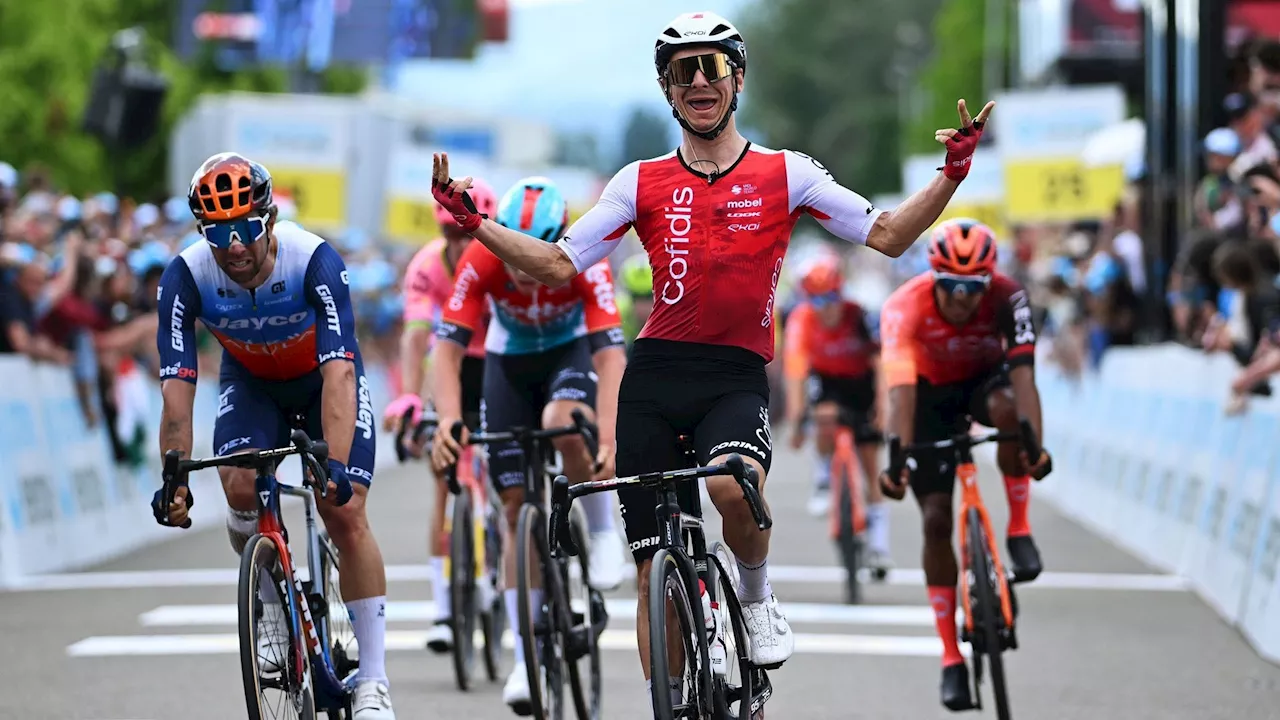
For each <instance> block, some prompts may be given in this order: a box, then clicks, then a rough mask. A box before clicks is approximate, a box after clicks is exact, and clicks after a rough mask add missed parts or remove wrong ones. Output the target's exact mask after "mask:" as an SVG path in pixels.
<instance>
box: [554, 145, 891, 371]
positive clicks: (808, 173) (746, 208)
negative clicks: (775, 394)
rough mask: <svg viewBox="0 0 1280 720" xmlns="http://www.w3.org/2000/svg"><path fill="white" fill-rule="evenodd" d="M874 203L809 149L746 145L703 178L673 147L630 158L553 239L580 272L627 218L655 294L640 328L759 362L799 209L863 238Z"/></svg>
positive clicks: (610, 243)
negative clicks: (741, 351)
mask: <svg viewBox="0 0 1280 720" xmlns="http://www.w3.org/2000/svg"><path fill="white" fill-rule="evenodd" d="M880 212H881V211H880V210H877V209H876V208H875V207H873V206H872V205H871V203H870V202H868V201H867V200H866V199H865V198H863V197H862V196H860V195H858V194H857V193H855V192H853V191H851V190H849V189H847V188H845V187H843V186H841V185H840V184H839V183H837V182H836V181H835V179H834V178H832V177H831V173H829V172H827V169H826V168H824V167H823V166H822V165H821V164H820V163H818V161H816V160H814V159H812V158H810V157H809V156H807V155H804V154H801V153H797V152H793V151H791V150H782V151H777V150H769V149H767V148H762V147H759V146H756V145H752V144H750V143H748V144H747V147H746V149H745V150H744V151H743V154H742V157H740V158H739V159H738V161H737V162H736V163H734V165H733V166H732V167H730V168H729V169H728V170H727V171H726V172H724V173H723V174H720V175H717V176H716V177H715V178H714V179H710V178H708V176H706V175H704V174H702V173H699V172H697V171H695V170H693V169H691V168H690V167H689V166H688V165H687V164H686V163H685V162H684V159H683V158H681V157H680V153H679V152H678V151H673V152H671V153H669V154H667V155H664V156H663V157H660V158H655V159H653V160H640V161H637V162H633V163H631V164H630V165H628V166H626V167H625V168H623V169H622V170H620V171H618V174H617V175H615V176H614V177H613V179H612V180H610V181H609V184H608V186H606V187H605V189H604V193H603V195H602V196H601V198H600V201H599V202H598V203H596V206H595V207H593V208H592V209H591V210H589V211H587V213H586V214H585V215H583V216H582V217H581V218H580V219H579V220H578V221H577V222H576V223H574V224H573V226H572V227H570V228H569V231H568V233H567V234H566V235H565V237H564V238H562V239H561V240H560V242H559V243H558V245H559V247H560V248H561V249H562V250H564V252H565V254H567V255H568V256H569V258H570V259H571V260H572V261H573V265H574V267H576V268H577V269H578V272H582V271H583V270H585V269H587V268H589V267H591V266H592V265H594V264H596V263H598V262H600V261H601V260H603V259H604V258H605V257H606V256H607V255H608V254H609V253H610V252H612V251H613V249H614V248H616V247H617V246H618V244H619V243H620V242H621V239H622V236H623V235H624V234H625V233H626V232H627V229H628V228H630V227H635V229H636V234H638V235H639V236H640V241H641V242H642V243H643V244H644V248H645V250H646V251H647V252H648V253H649V264H650V265H651V266H652V267H653V289H654V296H655V297H654V300H655V302H654V309H653V314H652V315H650V316H649V321H648V322H647V323H645V326H644V329H643V330H641V331H640V337H641V338H661V339H665V340H678V341H684V342H695V343H708V344H712V345H731V346H736V347H741V348H745V349H747V350H751V351H752V352H755V353H756V354H758V355H760V356H761V357H763V358H764V359H765V361H766V362H767V361H769V360H772V359H773V351H774V329H773V322H774V307H773V305H774V293H775V291H776V290H777V286H778V277H779V275H780V273H781V272H782V259H783V256H784V255H786V252H787V244H788V242H789V241H790V239H791V229H792V227H794V226H795V223H796V221H797V220H798V219H799V218H800V215H801V213H809V214H810V215H812V216H813V217H815V218H816V219H817V220H818V222H819V223H821V224H822V226H823V227H824V228H826V229H827V230H828V231H830V232H831V233H833V234H835V235H837V236H839V237H841V238H843V239H845V240H848V241H850V242H857V243H863V242H866V239H867V235H868V233H870V231H871V228H872V226H873V224H874V223H875V220H876V218H877V217H878V216H879V215H880Z"/></svg>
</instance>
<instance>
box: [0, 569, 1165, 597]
mask: <svg viewBox="0 0 1280 720" xmlns="http://www.w3.org/2000/svg"><path fill="white" fill-rule="evenodd" d="M628 571H629V576H630V577H631V578H634V577H635V568H634V567H633V566H628ZM299 575H300V576H301V577H302V578H303V579H306V576H307V572H306V568H299ZM239 578H240V572H239V570H237V569H235V568H225V569H224V568H205V569H195V570H137V571H119V572H81V573H62V574H56V575H36V576H32V577H27V578H21V579H19V580H17V581H16V582H15V583H14V584H13V585H12V587H11V588H10V589H11V590H17V591H52V590H111V589H118V590H128V589H139V588H163V587H212V586H234V585H235V584H236V583H237V582H239ZM429 579H430V575H429V573H428V567H427V566H426V565H389V566H387V580H388V581H389V582H425V581H427V580H429ZM863 579H864V580H867V581H869V580H870V578H869V577H866V578H863ZM844 581H845V572H844V570H843V569H842V568H838V567H834V566H826V565H771V566H770V567H769V582H770V583H773V584H785V583H798V584H802V583H812V584H818V585H832V584H840V583H843V582H844ZM884 583H885V584H886V585H894V586H907V587H923V586H924V584H925V583H924V571H923V570H921V569H919V568H904V569H895V570H890V571H889V576H888V577H887V578H885V581H884ZM1187 588H1188V585H1187V581H1186V579H1184V578H1181V577H1178V576H1176V575H1159V574H1154V573H1075V572H1044V573H1042V574H1041V575H1040V577H1039V578H1037V579H1036V581H1035V582H1034V583H1031V584H1029V585H1022V586H1019V588H1018V590H1019V592H1021V591H1023V590H1029V591H1036V590H1106V591H1127V592H1185V591H1186V590H1187Z"/></svg>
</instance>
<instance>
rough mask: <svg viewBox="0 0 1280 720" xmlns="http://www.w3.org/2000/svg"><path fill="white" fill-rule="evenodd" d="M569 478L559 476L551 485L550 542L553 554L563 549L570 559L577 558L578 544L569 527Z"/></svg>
mask: <svg viewBox="0 0 1280 720" xmlns="http://www.w3.org/2000/svg"><path fill="white" fill-rule="evenodd" d="M571 502H572V501H571V500H570V499H569V478H567V477H565V476H564V475H557V476H556V479H555V480H554V481H553V482H552V483H551V523H550V537H549V538H547V539H548V541H549V542H550V545H551V549H552V552H555V551H556V550H557V549H561V550H563V551H564V553H565V554H566V555H568V556H570V557H577V555H578V552H579V549H578V544H577V543H576V542H574V539H573V529H572V528H570V527H569V507H570V503H571Z"/></svg>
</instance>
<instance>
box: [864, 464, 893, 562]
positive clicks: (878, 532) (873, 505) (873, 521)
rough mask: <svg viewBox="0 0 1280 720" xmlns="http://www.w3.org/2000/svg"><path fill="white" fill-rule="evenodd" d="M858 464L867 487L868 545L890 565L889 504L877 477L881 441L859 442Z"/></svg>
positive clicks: (880, 558)
mask: <svg viewBox="0 0 1280 720" xmlns="http://www.w3.org/2000/svg"><path fill="white" fill-rule="evenodd" d="M858 464H859V465H860V466H861V468H862V477H863V478H866V487H867V546H868V547H869V548H870V550H871V553H872V555H874V556H877V560H878V561H879V562H880V563H881V564H882V565H886V566H887V565H889V504H888V503H887V502H885V499H884V493H883V492H882V491H881V490H880V483H878V482H876V478H877V477H879V475H880V467H879V465H880V443H879V442H878V441H875V442H859V443H858Z"/></svg>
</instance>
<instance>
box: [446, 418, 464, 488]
mask: <svg viewBox="0 0 1280 720" xmlns="http://www.w3.org/2000/svg"><path fill="white" fill-rule="evenodd" d="M449 434H450V435H452V436H453V441H454V442H456V443H461V442H462V421H461V420H457V421H455V422H454V423H453V427H451V428H449ZM459 459H461V456H459ZM444 480H445V484H447V485H448V486H449V492H450V493H451V494H453V495H460V494H462V486H461V485H459V484H458V461H457V460H455V461H453V464H451V465H450V466H449V468H448V469H447V470H445V471H444Z"/></svg>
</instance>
